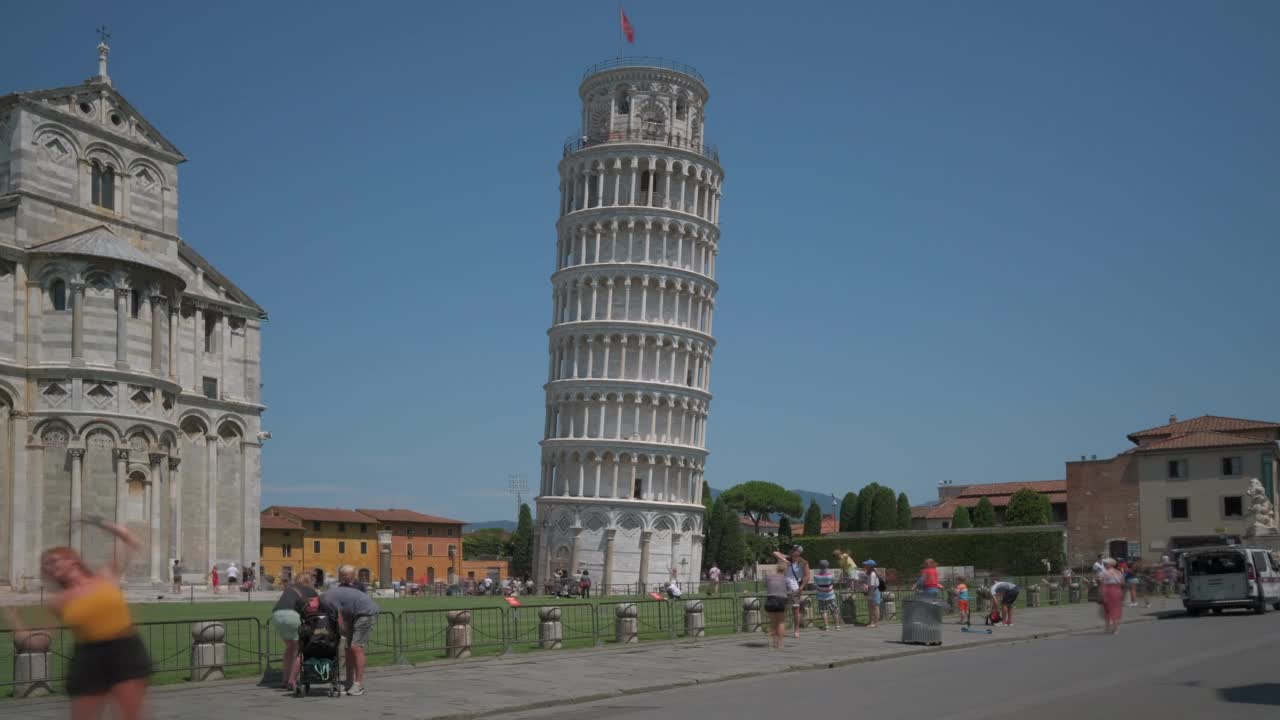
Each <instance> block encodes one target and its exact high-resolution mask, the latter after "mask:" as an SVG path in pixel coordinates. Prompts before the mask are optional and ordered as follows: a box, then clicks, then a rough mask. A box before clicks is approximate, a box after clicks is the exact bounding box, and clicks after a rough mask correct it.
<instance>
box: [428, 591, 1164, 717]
mask: <svg viewBox="0 0 1280 720" xmlns="http://www.w3.org/2000/svg"><path fill="white" fill-rule="evenodd" d="M1158 619H1159V618H1158V617H1156V616H1154V615H1142V616H1140V617H1137V618H1133V619H1132V620H1128V621H1126V622H1125V624H1126V625H1136V624H1139V623H1146V622H1154V621H1156V620H1158ZM1096 629H1097V628H1096V627H1092V626H1091V627H1087V628H1084V627H1079V628H1063V629H1061V630H1046V631H1044V632H1038V633H1033V634H1031V635H1027V636H1024V637H1019V638H1002V639H996V638H993V639H990V640H977V641H974V642H970V643H965V644H963V645H953V646H950V647H948V646H946V645H938V646H932V647H928V646H926V647H920V648H913V649H911V650H901V651H898V652H890V653H885V654H882V655H872V656H868V657H857V658H847V659H845V660H836V661H834V662H823V663H806V664H798V665H789V666H787V667H784V668H781V669H780V670H778V669H775V670H752V671H748V672H740V673H734V674H731V675H720V676H716V677H712V678H705V679H693V680H681V681H678V682H672V683H666V684H663V685H651V686H646V687H637V688H626V689H622V690H610V691H608V692H599V693H593V694H591V695H581V696H574V697H570V698H558V699H554V700H538V701H536V702H531V703H525V704H522V705H516V706H511V707H505V708H490V709H487V710H483V711H479V712H462V713H454V714H452V715H431V716H427V718H429V720H474V719H475V718H479V717H483V716H490V715H510V714H512V713H517V712H527V711H530V710H545V709H547V708H552V707H561V706H570V705H582V704H585V703H591V702H598V701H600V700H609V699H611V698H616V697H627V696H630V695H645V694H648V693H655V692H663V691H665V690H678V689H680V688H685V687H693V686H696V685H716V684H719V683H725V682H732V681H734V680H746V679H750V678H757V677H766V676H769V677H772V676H773V675H776V674H777V673H779V672H784V673H792V672H812V671H814V670H833V669H835V668H842V667H850V666H853V665H862V664H865V663H875V662H882V661H885V660H899V659H902V658H908V657H915V656H918V655H929V654H933V653H944V652H961V651H964V650H973V649H975V648H982V647H991V646H995V645H1015V644H1017V643H1024V642H1034V641H1036V640H1044V639H1047V638H1052V637H1062V636H1064V635H1077V634H1083V633H1088V632H1091V631H1093V630H1096Z"/></svg>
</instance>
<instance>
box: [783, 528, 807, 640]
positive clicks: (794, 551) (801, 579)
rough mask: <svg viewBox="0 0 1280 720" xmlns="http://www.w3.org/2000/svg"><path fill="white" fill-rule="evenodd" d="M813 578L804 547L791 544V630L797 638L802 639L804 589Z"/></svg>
mask: <svg viewBox="0 0 1280 720" xmlns="http://www.w3.org/2000/svg"><path fill="white" fill-rule="evenodd" d="M812 579H813V576H812V574H811V573H810V571H809V561H808V560H805V559H804V548H803V547H802V546H800V545H792V546H791V560H790V562H789V563H788V564H787V590H788V591H789V592H790V593H791V617H792V626H791V630H792V633H793V634H794V636H795V638H796V639H797V640H799V639H800V625H801V621H802V620H803V619H804V618H803V615H804V609H803V608H802V607H801V605H803V604H804V589H805V588H806V587H808V586H809V581H810V580H812Z"/></svg>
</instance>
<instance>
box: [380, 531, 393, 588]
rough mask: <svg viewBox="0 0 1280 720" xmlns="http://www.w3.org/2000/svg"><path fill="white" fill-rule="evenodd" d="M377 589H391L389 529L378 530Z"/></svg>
mask: <svg viewBox="0 0 1280 720" xmlns="http://www.w3.org/2000/svg"><path fill="white" fill-rule="evenodd" d="M378 587H380V588H382V589H383V590H386V589H387V588H389V587H391V528H379V529H378Z"/></svg>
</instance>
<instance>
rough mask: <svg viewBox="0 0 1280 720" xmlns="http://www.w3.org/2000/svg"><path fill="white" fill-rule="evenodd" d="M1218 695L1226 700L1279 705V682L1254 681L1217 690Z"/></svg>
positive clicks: (1248, 703) (1249, 703)
mask: <svg viewBox="0 0 1280 720" xmlns="http://www.w3.org/2000/svg"><path fill="white" fill-rule="evenodd" d="M1218 697H1220V698H1222V699H1223V700H1224V701H1226V702H1233V703H1245V704H1247V705H1276V706H1280V683H1255V684H1253V685H1238V686H1236V687H1231V688H1223V689H1221V690H1219V691H1218Z"/></svg>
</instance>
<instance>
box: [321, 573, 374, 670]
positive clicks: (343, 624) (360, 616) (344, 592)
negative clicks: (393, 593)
mask: <svg viewBox="0 0 1280 720" xmlns="http://www.w3.org/2000/svg"><path fill="white" fill-rule="evenodd" d="M355 582H356V569H355V568H354V567H352V566H350V565H343V566H342V567H339V568H338V584H337V585H336V586H334V587H332V588H330V589H329V590H327V591H325V593H324V594H323V595H321V596H320V602H321V603H323V604H324V605H326V606H327V607H329V608H331V609H333V610H334V611H336V612H337V613H338V630H339V632H341V633H342V637H344V638H346V640H347V655H346V660H347V678H346V680H347V682H346V685H347V694H348V695H363V694H364V692H365V690H364V666H365V650H366V648H367V647H368V645H369V635H370V633H372V632H373V626H374V625H375V624H376V623H377V621H378V605H377V603H375V602H374V601H373V600H372V599H370V597H369V596H368V595H366V594H365V593H364V592H362V591H361V590H358V589H357V588H356V587H355Z"/></svg>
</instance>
